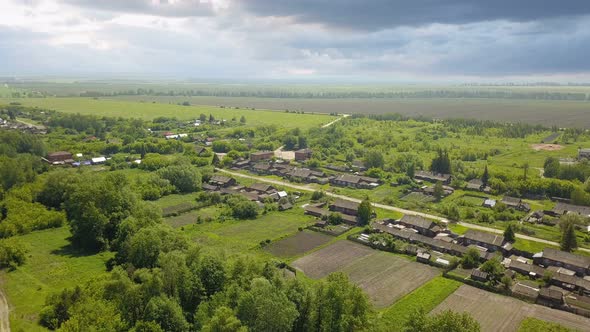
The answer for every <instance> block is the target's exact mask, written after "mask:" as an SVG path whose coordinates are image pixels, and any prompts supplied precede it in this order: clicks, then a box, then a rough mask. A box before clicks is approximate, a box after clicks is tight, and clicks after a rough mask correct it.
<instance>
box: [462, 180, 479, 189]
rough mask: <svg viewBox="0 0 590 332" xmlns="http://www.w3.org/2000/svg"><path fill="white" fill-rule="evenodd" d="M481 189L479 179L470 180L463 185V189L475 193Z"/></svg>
mask: <svg viewBox="0 0 590 332" xmlns="http://www.w3.org/2000/svg"><path fill="white" fill-rule="evenodd" d="M482 187H483V181H481V180H480V179H472V180H469V182H467V184H466V185H465V189H467V190H475V191H480V190H481V189H482Z"/></svg>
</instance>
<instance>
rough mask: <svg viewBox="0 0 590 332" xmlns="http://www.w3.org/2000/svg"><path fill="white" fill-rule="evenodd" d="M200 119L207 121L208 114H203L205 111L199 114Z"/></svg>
mask: <svg viewBox="0 0 590 332" xmlns="http://www.w3.org/2000/svg"><path fill="white" fill-rule="evenodd" d="M199 120H200V121H201V122H205V121H207V115H206V114H203V113H201V115H199Z"/></svg>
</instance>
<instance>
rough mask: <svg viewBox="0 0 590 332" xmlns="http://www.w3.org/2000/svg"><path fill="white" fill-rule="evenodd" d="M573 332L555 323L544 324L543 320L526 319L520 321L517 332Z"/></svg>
mask: <svg viewBox="0 0 590 332" xmlns="http://www.w3.org/2000/svg"><path fill="white" fill-rule="evenodd" d="M573 331H574V330H571V329H568V328H567V327H564V326H561V325H559V324H556V323H551V322H546V321H544V320H540V319H536V318H532V317H527V318H525V319H523V320H522V323H520V327H519V328H518V332H573Z"/></svg>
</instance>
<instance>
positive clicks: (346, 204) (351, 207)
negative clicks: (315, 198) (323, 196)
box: [330, 199, 359, 216]
mask: <svg viewBox="0 0 590 332" xmlns="http://www.w3.org/2000/svg"><path fill="white" fill-rule="evenodd" d="M358 208H359V203H356V202H353V201H347V200H344V199H337V200H336V201H335V202H334V203H332V204H330V211H335V212H341V213H343V214H348V215H351V216H356V215H358Z"/></svg>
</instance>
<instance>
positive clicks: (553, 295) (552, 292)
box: [537, 287, 563, 308]
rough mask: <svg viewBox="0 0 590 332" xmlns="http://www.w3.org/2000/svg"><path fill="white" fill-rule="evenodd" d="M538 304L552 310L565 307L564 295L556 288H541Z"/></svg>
mask: <svg viewBox="0 0 590 332" xmlns="http://www.w3.org/2000/svg"><path fill="white" fill-rule="evenodd" d="M537 303H538V304H542V305H545V306H548V307H551V308H554V307H559V306H561V305H563V293H562V292H561V291H559V290H557V289H554V288H550V287H549V288H541V289H540V290H539V297H538V298H537Z"/></svg>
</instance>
